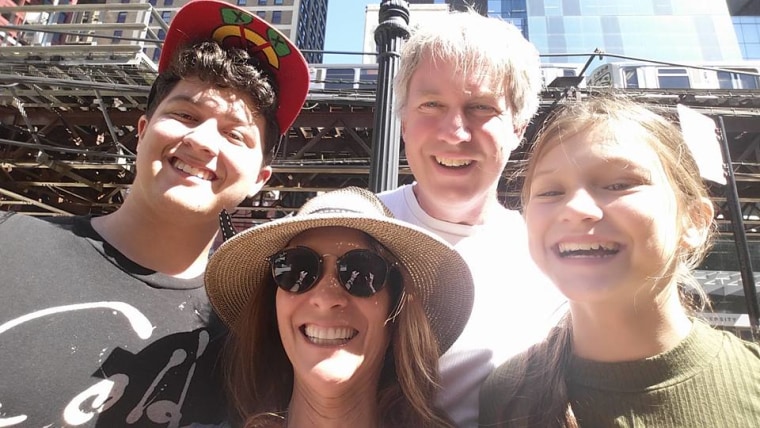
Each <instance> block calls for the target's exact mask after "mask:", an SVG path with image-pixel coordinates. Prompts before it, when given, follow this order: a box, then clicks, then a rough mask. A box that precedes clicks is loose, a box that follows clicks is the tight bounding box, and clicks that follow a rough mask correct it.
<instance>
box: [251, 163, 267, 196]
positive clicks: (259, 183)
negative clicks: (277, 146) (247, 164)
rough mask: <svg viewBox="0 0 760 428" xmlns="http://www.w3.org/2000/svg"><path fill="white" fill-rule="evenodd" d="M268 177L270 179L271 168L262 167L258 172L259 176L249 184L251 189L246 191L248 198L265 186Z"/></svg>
mask: <svg viewBox="0 0 760 428" xmlns="http://www.w3.org/2000/svg"><path fill="white" fill-rule="evenodd" d="M270 177H272V167H271V166H269V165H267V166H262V167H261V169H260V170H259V175H258V176H256V178H254V179H253V181H252V182H251V187H250V189H249V190H248V197H249V198H252V197H254V196H255V195H256V194H257V193H259V192H260V191H261V189H262V188H263V187H264V185H265V184H267V181H269V178H270Z"/></svg>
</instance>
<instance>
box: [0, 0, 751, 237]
mask: <svg viewBox="0 0 760 428" xmlns="http://www.w3.org/2000/svg"><path fill="white" fill-rule="evenodd" d="M19 12H24V13H26V14H27V19H26V21H25V22H24V23H23V24H21V25H16V26H4V27H0V35H3V34H4V36H3V37H4V38H2V39H0V42H2V43H1V44H0V210H13V211H19V212H23V213H26V214H30V215H72V214H95V215H97V214H102V213H108V212H111V211H113V210H115V209H116V208H117V207H118V206H119V205H120V204H121V202H122V201H123V200H124V198H125V197H126V196H127V194H128V190H129V185H130V183H131V182H132V180H133V177H134V174H135V169H134V156H135V153H136V144H137V137H136V132H137V130H136V124H137V119H138V118H139V117H140V115H141V114H143V111H144V109H145V105H146V101H147V96H148V92H149V89H150V85H151V83H152V81H153V79H154V78H155V75H156V64H155V62H154V61H152V60H151V59H150V58H149V57H148V56H147V55H146V53H145V52H147V51H148V50H149V49H150V48H154V47H156V46H160V45H161V40H160V38H159V37H158V35H159V34H160V33H161V29H164V30H165V28H166V24H165V23H164V21H163V20H162V19H161V17H160V15H159V14H158V13H156V11H155V10H154V9H153V8H152V7H151V6H150V4H147V3H145V4H120V3H119V4H90V5H64V6H49V5H46V6H28V5H27V6H15V7H13V6H12V7H0V13H5V14H9V13H19ZM125 12H126V13H128V19H127V21H128V22H123V23H119V22H117V21H119V20H121V18H118V16H120V15H119V14H122V13H125ZM121 16H124V15H121ZM56 17H58V18H56ZM61 17H63V18H61ZM95 18H97V19H95ZM45 20H46V21H45ZM43 21H45V22H56V25H54V26H50V25H46V24H44V22H43ZM52 39H55V43H53V42H51V40H52ZM319 75H320V73H314V76H319ZM315 79H319V77H315ZM559 80H560V81H561V80H562V79H559ZM577 82H579V81H577ZM577 82H576V83H577ZM313 83H314V85H313V89H312V90H311V91H310V93H309V95H308V98H307V101H306V103H305V105H304V107H303V110H302V112H301V114H300V116H299V117H298V119H297V120H296V122H295V124H294V125H293V127H292V128H291V129H290V130H289V132H288V134H287V135H286V136H285V138H284V139H283V140H282V143H281V145H280V149H279V152H278V155H277V157H276V158H275V161H274V163H273V168H274V175H273V177H272V179H271V180H270V181H269V183H268V184H267V186H266V187H265V188H264V191H263V192H261V193H260V194H259V195H257V196H256V197H254V198H250V199H247V200H245V201H244V202H243V203H242V204H241V205H240V206H239V207H238V209H237V210H236V211H235V212H234V213H233V219H234V221H235V223H236V226H237V227H239V228H243V227H248V226H250V225H252V224H255V223H259V222H263V221H267V220H268V219H271V218H275V217H279V216H283V215H287V214H288V213H290V212H292V211H293V210H296V209H298V207H300V206H301V204H302V203H303V202H304V201H305V200H306V199H308V198H309V197H310V196H312V195H314V194H316V193H317V192H321V191H326V190H331V189H336V188H340V187H344V186H349V185H355V186H361V187H367V186H368V178H369V164H370V154H371V153H372V133H373V129H372V128H373V118H374V112H375V108H376V105H375V86H374V85H372V84H362V85H344V86H346V87H343V88H340V89H329V88H330V87H334V86H335V85H329V84H327V85H326V84H325V82H324V81H315V82H313ZM547 83H548V84H547V86H546V88H545V90H544V91H543V93H542V99H541V107H540V111H539V114H538V116H537V117H536V119H535V120H534V121H533V123H532V125H531V127H530V128H529V130H528V132H527V136H528V137H530V136H531V135H533V134H534V133H535V130H536V129H537V128H538V127H539V126H540V125H541V123H542V120H543V118H544V117H545V114H546V112H547V111H548V110H549V109H550V108H551V107H552V106H554V105H555V103H556V101H557V100H558V99H559V98H562V97H567V96H569V97H583V96H591V95H594V94H595V93H598V92H601V91H608V92H610V91H611V92H614V93H621V94H626V95H628V96H631V97H633V98H635V99H637V100H639V101H641V102H645V103H649V104H656V105H658V106H659V107H661V108H663V109H665V110H666V111H670V112H672V113H673V114H675V108H676V105H677V104H679V103H680V104H684V105H687V106H689V107H692V108H694V109H695V110H697V111H699V112H701V113H704V114H706V115H708V116H711V117H713V118H717V117H718V116H720V117H723V119H724V122H725V124H726V131H727V137H728V141H729V147H730V152H731V157H732V169H733V171H734V175H735V177H736V183H737V190H738V193H739V200H740V204H741V207H742V214H743V217H744V221H745V227H746V230H747V235H748V237H749V239H750V240H752V241H758V240H760V91H759V90H752V89H750V90H747V89H688V88H686V89H664V88H656V89H641V88H637V89H630V88H627V89H621V88H607V89H605V88H595V87H585V85H582V84H581V85H577V86H579V88H567V87H563V86H561V85H560V86H554V85H552V83H551V82H547ZM524 157H525V152H524V148H523V149H521V150H518V152H516V153H515V154H514V156H513V158H512V159H511V161H510V162H509V164H508V167H507V169H506V170H505V172H504V175H503V180H502V183H501V184H500V188H499V189H500V193H501V197H502V198H503V199H502V200H504V202H505V204H507V205H509V206H511V207H515V206H516V203H517V190H516V189H517V186H518V185H519V179H518V180H513V179H512V178H513V177H514V175H515V172H516V171H518V170H519V168H520V166H521V165H522V162H523V160H524ZM400 158H401V165H400V168H399V174H400V177H399V182H400V183H408V182H411V181H412V180H413V177H412V176H411V174H410V171H409V168H408V167H407V166H406V160H405V156H404V153H403V144H402V153H401V154H400ZM714 200H715V202H716V206H717V207H718V208H719V210H718V213H717V219H718V222H719V225H720V229H721V231H724V232H728V231H729V230H730V227H729V226H728V225H727V224H726V223H727V221H728V220H727V219H728V218H729V216H728V214H727V212H726V208H725V197H723V193H722V190H720V189H716V191H715V197H714Z"/></svg>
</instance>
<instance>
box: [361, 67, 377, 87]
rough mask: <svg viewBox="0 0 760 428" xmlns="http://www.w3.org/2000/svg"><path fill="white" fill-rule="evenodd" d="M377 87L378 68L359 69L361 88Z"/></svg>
mask: <svg viewBox="0 0 760 428" xmlns="http://www.w3.org/2000/svg"><path fill="white" fill-rule="evenodd" d="M376 87H377V68H361V69H360V71H359V89H375V88H376Z"/></svg>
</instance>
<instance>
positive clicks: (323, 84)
mask: <svg viewBox="0 0 760 428" xmlns="http://www.w3.org/2000/svg"><path fill="white" fill-rule="evenodd" d="M309 73H310V78H309V89H310V90H314V91H347V90H348V91H357V90H358V91H374V90H375V89H376V88H377V64H311V65H309Z"/></svg>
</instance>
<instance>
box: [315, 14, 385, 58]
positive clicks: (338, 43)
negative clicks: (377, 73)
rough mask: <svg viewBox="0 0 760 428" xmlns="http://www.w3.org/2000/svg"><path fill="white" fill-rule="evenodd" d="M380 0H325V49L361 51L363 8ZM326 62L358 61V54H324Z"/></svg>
mask: <svg viewBox="0 0 760 428" xmlns="http://www.w3.org/2000/svg"><path fill="white" fill-rule="evenodd" d="M367 4H380V0H327V31H326V34H325V50H326V51H341V52H362V49H363V46H362V45H363V44H364V9H365V6H366V5H367ZM322 61H323V62H324V63H326V64H347V63H360V62H361V57H360V56H358V55H337V54H325V55H324V57H323V60H322Z"/></svg>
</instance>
